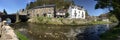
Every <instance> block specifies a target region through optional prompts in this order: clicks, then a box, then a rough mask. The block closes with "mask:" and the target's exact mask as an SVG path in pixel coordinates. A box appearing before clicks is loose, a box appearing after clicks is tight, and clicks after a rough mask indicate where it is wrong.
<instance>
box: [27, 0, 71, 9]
mask: <svg viewBox="0 0 120 40" xmlns="http://www.w3.org/2000/svg"><path fill="white" fill-rule="evenodd" d="M48 4H55V5H56V8H57V9H59V8H68V7H69V5H70V4H72V1H71V0H36V1H35V2H31V3H30V4H27V5H26V9H30V8H33V7H35V6H41V5H48Z"/></svg>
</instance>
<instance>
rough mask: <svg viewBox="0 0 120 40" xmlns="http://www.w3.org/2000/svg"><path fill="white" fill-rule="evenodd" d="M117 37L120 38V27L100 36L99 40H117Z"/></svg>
mask: <svg viewBox="0 0 120 40" xmlns="http://www.w3.org/2000/svg"><path fill="white" fill-rule="evenodd" d="M118 36H120V27H115V28H113V29H111V30H109V31H107V32H105V33H104V34H102V35H101V36H100V37H101V40H117V38H118Z"/></svg>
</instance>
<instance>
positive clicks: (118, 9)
mask: <svg viewBox="0 0 120 40" xmlns="http://www.w3.org/2000/svg"><path fill="white" fill-rule="evenodd" d="M95 1H97V4H96V6H95V9H98V8H101V9H104V8H108V9H109V11H110V13H111V14H114V15H115V16H116V18H117V19H118V21H119V23H118V27H120V3H119V2H120V0H95Z"/></svg>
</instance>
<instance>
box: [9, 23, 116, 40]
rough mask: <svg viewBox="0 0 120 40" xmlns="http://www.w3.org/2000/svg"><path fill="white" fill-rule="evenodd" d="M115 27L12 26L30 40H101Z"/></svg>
mask: <svg viewBox="0 0 120 40" xmlns="http://www.w3.org/2000/svg"><path fill="white" fill-rule="evenodd" d="M113 26H115V25H114V24H102V25H91V26H55V25H43V24H33V23H17V24H12V25H11V27H13V28H15V29H16V30H18V31H20V32H21V33H22V34H24V35H25V36H27V37H28V38H29V40H100V38H99V36H100V35H101V34H102V33H104V32H105V31H107V30H109V29H110V27H113Z"/></svg>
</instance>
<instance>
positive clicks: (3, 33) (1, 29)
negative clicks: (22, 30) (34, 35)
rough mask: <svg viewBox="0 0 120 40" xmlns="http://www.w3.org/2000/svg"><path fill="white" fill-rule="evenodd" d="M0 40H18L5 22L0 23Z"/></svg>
mask: <svg viewBox="0 0 120 40" xmlns="http://www.w3.org/2000/svg"><path fill="white" fill-rule="evenodd" d="M0 40H19V39H18V38H17V35H16V34H15V33H14V30H13V29H12V28H11V27H10V26H9V25H7V23H6V21H3V22H1V23H0Z"/></svg>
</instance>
